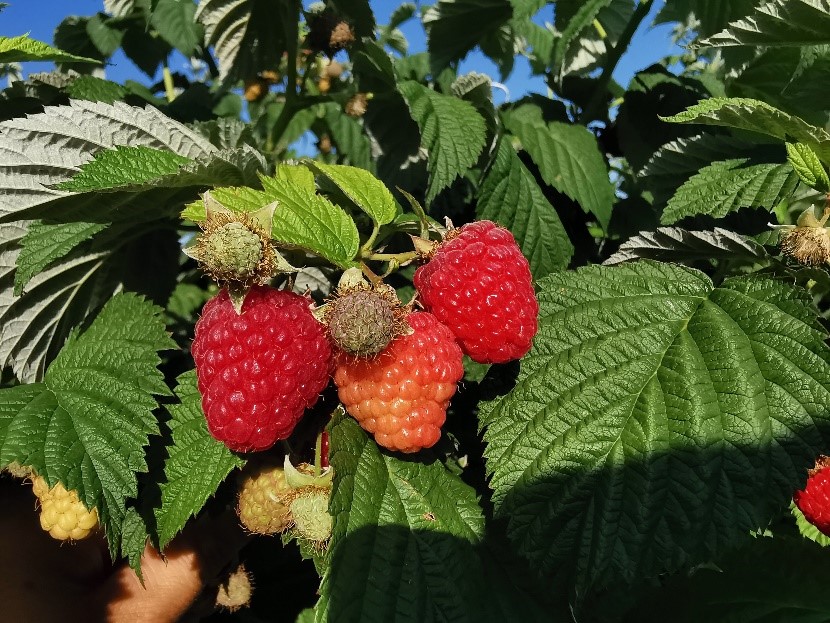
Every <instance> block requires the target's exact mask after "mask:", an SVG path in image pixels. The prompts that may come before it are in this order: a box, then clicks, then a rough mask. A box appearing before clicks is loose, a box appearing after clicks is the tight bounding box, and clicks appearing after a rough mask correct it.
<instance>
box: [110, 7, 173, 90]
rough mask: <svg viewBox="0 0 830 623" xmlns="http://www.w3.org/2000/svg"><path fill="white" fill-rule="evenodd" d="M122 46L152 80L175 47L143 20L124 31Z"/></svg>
mask: <svg viewBox="0 0 830 623" xmlns="http://www.w3.org/2000/svg"><path fill="white" fill-rule="evenodd" d="M121 48H122V50H123V51H124V54H126V55H127V58H129V59H130V60H131V61H132V62H133V63H135V64H136V66H137V67H138V68H139V69H140V70H141V71H143V72H144V73H145V74H146V75H147V77H148V78H150V79H151V80H152V79H153V77H154V76H155V75H156V72H157V71H158V70H159V67H161V65H162V64H163V63H165V62H167V58H168V57H169V56H170V53H171V52H172V51H173V49H172V48H171V47H170V44H169V43H167V41H165V40H164V39H162V38H161V37H159V36H157V35H156V34H155V33H151V32H150V31H149V30H147V27H146V25H145V24H144V23H143V20H142V22H139V23H136V22H134V23H133V24H132V26H131V27H130V28H128V29H127V31H126V32H125V33H124V39H123V40H122V41H121ZM180 97H181V96H180Z"/></svg>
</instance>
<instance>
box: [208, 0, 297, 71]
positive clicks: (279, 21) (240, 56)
mask: <svg viewBox="0 0 830 623" xmlns="http://www.w3.org/2000/svg"><path fill="white" fill-rule="evenodd" d="M298 5H299V3H298V2H295V1H294V0H200V1H199V6H198V8H197V9H196V20H197V21H198V22H199V23H201V24H202V25H203V26H204V28H205V41H206V42H207V43H208V44H209V45H213V49H214V53H215V54H216V62H217V64H218V65H219V78H220V79H221V80H222V81H224V82H230V81H233V80H236V79H244V78H250V77H251V76H255V75H256V74H257V72H258V71H260V70H261V69H262V68H264V67H271V66H273V65H274V64H275V63H277V62H279V59H280V58H282V53H283V52H284V51H286V50H287V46H286V40H285V39H286V32H285V29H286V28H287V26H286V25H287V24H288V23H290V22H293V23H296V22H297V21H298V19H299V15H298V12H297V10H296V7H297V6H298ZM291 45H294V42H291Z"/></svg>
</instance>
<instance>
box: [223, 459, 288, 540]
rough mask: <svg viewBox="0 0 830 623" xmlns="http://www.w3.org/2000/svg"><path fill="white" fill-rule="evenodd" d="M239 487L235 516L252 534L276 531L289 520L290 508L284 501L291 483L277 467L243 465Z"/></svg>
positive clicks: (281, 528) (286, 524)
mask: <svg viewBox="0 0 830 623" xmlns="http://www.w3.org/2000/svg"><path fill="white" fill-rule="evenodd" d="M242 474H243V479H242V482H241V484H240V487H239V503H238V504H237V507H236V512H237V514H238V515H239V520H240V521H241V522H242V525H243V526H245V528H247V529H248V530H249V531H250V532H253V533H255V534H276V533H277V532H282V531H283V530H285V529H286V528H287V527H288V526H289V525H290V524H291V512H290V511H289V510H288V506H287V505H286V504H284V503H283V502H284V500H285V497H286V495H288V494H290V493H291V487H289V486H288V483H287V482H286V481H285V473H284V471H283V469H282V468H281V467H274V466H270V465H260V466H256V467H253V468H246V469H245V471H243V472H242Z"/></svg>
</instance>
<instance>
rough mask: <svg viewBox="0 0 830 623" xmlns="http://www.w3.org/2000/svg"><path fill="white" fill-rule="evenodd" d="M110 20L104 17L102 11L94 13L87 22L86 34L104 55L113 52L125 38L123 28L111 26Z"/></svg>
mask: <svg viewBox="0 0 830 623" xmlns="http://www.w3.org/2000/svg"><path fill="white" fill-rule="evenodd" d="M108 22H109V20H108V19H106V18H102V16H101V14H100V13H99V14H97V15H93V16H92V17H90V18H89V20H88V21H87V22H86V34H87V35H88V36H89V39H90V40H91V41H92V43H93V45H94V46H95V47H96V48H97V49H98V51H99V52H100V53H101V54H102V55H104V56H110V55H111V54H113V53H114V52H115V51H116V50H117V49H118V48H119V47H120V46H121V42H122V41H123V39H124V31H123V29H121V28H111V27H110V25H109V23H108Z"/></svg>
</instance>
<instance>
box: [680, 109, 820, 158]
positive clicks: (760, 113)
mask: <svg viewBox="0 0 830 623" xmlns="http://www.w3.org/2000/svg"><path fill="white" fill-rule="evenodd" d="M665 121H669V122H671V123H700V124H705V125H717V126H726V127H730V128H738V129H741V130H750V131H752V132H758V133H760V134H766V135H768V136H774V137H775V138H778V139H781V140H785V141H798V142H800V143H804V144H805V145H808V146H809V147H810V148H812V149H813V150H814V151H815V152H816V154H818V156H819V158H821V160H822V161H823V162H825V163H830V134H828V132H827V131H826V130H824V129H823V128H818V127H816V126H813V125H810V124H809V123H807V122H806V121H804V120H803V119H801V118H799V117H796V116H795V115H789V114H787V113H785V112H782V111H780V110H778V109H777V108H775V107H774V106H770V105H769V104H766V103H764V102H761V101H758V100H753V99H747V98H740V97H733V98H724V97H713V98H711V99H707V100H703V101H702V102H700V103H699V104H695V105H694V106H691V107H690V108H688V109H687V110H685V111H684V112H682V113H679V114H677V115H674V116H673V117H667V118H666V119H665Z"/></svg>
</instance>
